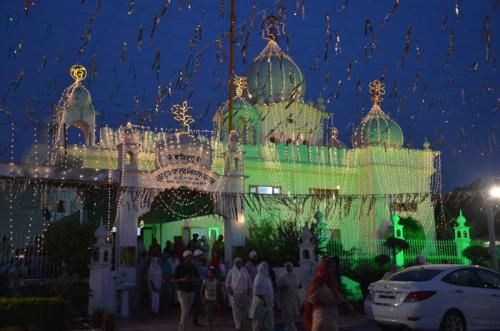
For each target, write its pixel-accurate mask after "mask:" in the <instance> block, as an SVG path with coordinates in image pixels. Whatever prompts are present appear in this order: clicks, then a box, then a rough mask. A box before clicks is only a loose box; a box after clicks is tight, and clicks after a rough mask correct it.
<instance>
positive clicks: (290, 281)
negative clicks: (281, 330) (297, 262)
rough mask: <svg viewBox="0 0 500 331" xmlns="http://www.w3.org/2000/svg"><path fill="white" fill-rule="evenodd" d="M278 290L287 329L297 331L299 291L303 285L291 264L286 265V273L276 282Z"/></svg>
mask: <svg viewBox="0 0 500 331" xmlns="http://www.w3.org/2000/svg"><path fill="white" fill-rule="evenodd" d="M276 283H277V284H276V286H277V289H278V302H279V306H280V309H281V316H282V317H283V321H284V322H285V328H286V329H287V330H289V331H297V328H296V327H295V320H296V319H297V318H298V317H299V310H300V295H299V289H301V288H302V283H301V282H300V279H299V277H298V275H297V274H296V273H295V272H294V271H293V264H292V263H291V262H287V263H285V272H284V274H283V275H282V276H281V277H280V278H278V280H277V282H276Z"/></svg>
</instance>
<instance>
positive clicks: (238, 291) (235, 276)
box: [226, 257, 252, 330]
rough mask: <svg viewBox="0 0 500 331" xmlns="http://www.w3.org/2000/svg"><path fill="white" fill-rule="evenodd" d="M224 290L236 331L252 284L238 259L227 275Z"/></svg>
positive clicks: (244, 311) (245, 313) (241, 322)
mask: <svg viewBox="0 0 500 331" xmlns="http://www.w3.org/2000/svg"><path fill="white" fill-rule="evenodd" d="M226 289H227V293H228V294H229V302H230V304H231V308H232V310H233V320H234V326H235V328H236V330H241V327H242V325H243V322H244V320H245V318H246V315H247V309H248V304H249V303H250V293H251V291H252V284H251V282H250V276H249V275H248V272H247V271H246V269H245V268H243V259H242V258H240V257H237V258H236V259H234V263H233V267H232V268H231V269H229V272H228V273H227V277H226Z"/></svg>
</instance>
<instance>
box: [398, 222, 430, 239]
mask: <svg viewBox="0 0 500 331" xmlns="http://www.w3.org/2000/svg"><path fill="white" fill-rule="evenodd" d="M399 224H400V225H402V226H403V233H404V237H405V239H406V240H425V230H424V227H423V226H422V224H420V222H419V221H417V220H416V219H414V218H413V217H401V218H400V220H399Z"/></svg>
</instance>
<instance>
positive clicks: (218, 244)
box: [212, 234, 224, 257]
mask: <svg viewBox="0 0 500 331" xmlns="http://www.w3.org/2000/svg"><path fill="white" fill-rule="evenodd" d="M214 255H220V256H221V257H224V236H223V235H221V234H220V235H219V237H217V240H216V241H215V242H214V244H213V245H212V256H214Z"/></svg>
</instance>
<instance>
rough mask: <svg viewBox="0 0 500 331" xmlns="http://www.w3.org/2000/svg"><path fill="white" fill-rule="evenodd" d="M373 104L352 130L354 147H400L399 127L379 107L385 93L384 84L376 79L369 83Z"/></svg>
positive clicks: (401, 142)
mask: <svg viewBox="0 0 500 331" xmlns="http://www.w3.org/2000/svg"><path fill="white" fill-rule="evenodd" d="M369 86H370V93H371V94H372V100H373V106H372V108H371V110H370V111H369V112H368V114H367V115H366V116H365V117H364V118H363V120H362V121H361V123H360V124H359V126H358V127H357V128H356V129H355V130H354V133H353V136H352V145H353V147H354V148H360V147H367V146H384V147H396V148H399V147H402V146H403V142H404V137H403V131H402V130H401V127H400V126H399V125H398V123H396V122H395V121H393V120H392V119H391V118H390V117H389V115H387V114H386V113H384V112H383V111H382V109H381V108H380V104H381V103H382V101H383V95H384V94H385V86H384V84H383V83H381V82H380V81H378V80H375V81H373V82H371V83H370V85H369Z"/></svg>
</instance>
